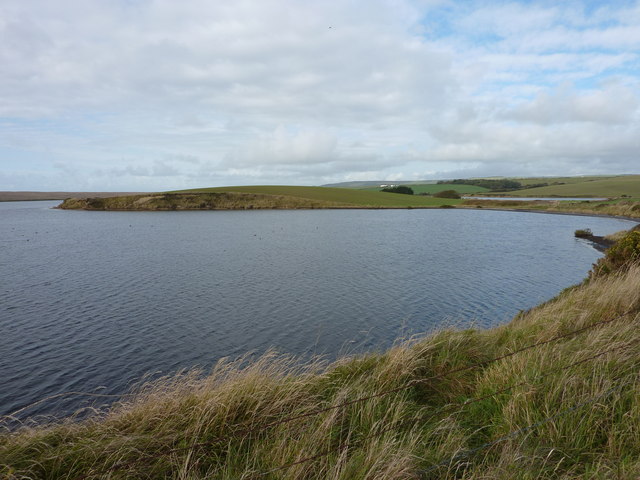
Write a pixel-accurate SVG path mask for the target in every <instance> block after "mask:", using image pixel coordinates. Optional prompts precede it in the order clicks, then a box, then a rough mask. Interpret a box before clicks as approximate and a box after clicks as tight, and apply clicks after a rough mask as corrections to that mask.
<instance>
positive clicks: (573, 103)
mask: <svg viewBox="0 0 640 480" xmlns="http://www.w3.org/2000/svg"><path fill="white" fill-rule="evenodd" d="M622 173H640V0H636V1H626V0H616V1H615V2H611V1H587V0H585V1H571V0H569V1H563V2H558V1H548V2H547V1H532V0H530V1H525V0H521V1H491V0H484V1H473V0H469V1H464V0H459V1H447V0H441V1H438V0H234V1H221V0H181V1H176V0H83V1H81V2H78V1H77V0H2V2H0V190H68V191H81V190H84V191H157V190H170V189H182V188H191V187H194V188H195V187H206V186H222V185H258V184H294V185H322V184H326V183H335V182H342V181H354V180H391V181H393V180H422V179H445V178H460V177H473V176H558V175H589V174H622Z"/></svg>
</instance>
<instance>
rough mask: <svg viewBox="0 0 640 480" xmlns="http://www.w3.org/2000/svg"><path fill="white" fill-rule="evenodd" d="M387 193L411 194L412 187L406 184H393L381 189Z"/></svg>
mask: <svg viewBox="0 0 640 480" xmlns="http://www.w3.org/2000/svg"><path fill="white" fill-rule="evenodd" d="M381 191H382V192H387V193H400V194H402V195H413V188H411V187H407V186H406V185H395V186H393V187H385V188H383V189H382V190H381Z"/></svg>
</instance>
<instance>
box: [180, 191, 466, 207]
mask: <svg viewBox="0 0 640 480" xmlns="http://www.w3.org/2000/svg"><path fill="white" fill-rule="evenodd" d="M178 192H192V193H197V192H239V193H253V194H265V195H283V196H289V197H298V198H305V199H310V200H316V201H325V202H334V203H339V204H344V205H352V206H357V207H372V208H385V207H389V208H403V207H438V206H440V205H456V204H458V203H460V200H451V199H442V198H427V197H421V196H416V195H401V194H397V193H385V192H373V191H367V190H358V189H350V188H331V187H304V186H291V185H256V186H238V187H213V188H197V189H190V190H180V191H178Z"/></svg>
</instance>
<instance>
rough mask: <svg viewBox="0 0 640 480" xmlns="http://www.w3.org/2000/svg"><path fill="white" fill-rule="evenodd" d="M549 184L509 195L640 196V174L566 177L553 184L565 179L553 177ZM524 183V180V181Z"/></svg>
mask: <svg viewBox="0 0 640 480" xmlns="http://www.w3.org/2000/svg"><path fill="white" fill-rule="evenodd" d="M540 180H543V179H540ZM549 180H550V179H547V181H548V182H549V183H550V185H548V186H544V187H537V188H526V189H523V190H517V191H513V192H509V195H513V196H524V197H538V196H539V197H548V196H558V197H621V196H623V195H626V196H628V197H632V198H640V175H624V176H617V177H599V178H598V177H581V178H580V180H578V179H576V178H571V179H566V180H567V181H566V182H563V184H556V185H552V184H551V183H554V182H562V181H563V180H564V179H559V178H558V179H553V180H554V182H550V181H549ZM522 183H524V182H522Z"/></svg>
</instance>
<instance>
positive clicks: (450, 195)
mask: <svg viewBox="0 0 640 480" xmlns="http://www.w3.org/2000/svg"><path fill="white" fill-rule="evenodd" d="M433 196H434V197H437V198H462V197H461V196H460V194H459V193H458V192H456V191H455V190H443V191H441V192H437V193H434V194H433Z"/></svg>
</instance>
